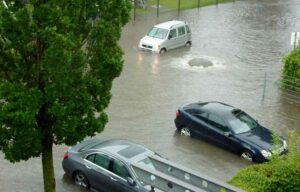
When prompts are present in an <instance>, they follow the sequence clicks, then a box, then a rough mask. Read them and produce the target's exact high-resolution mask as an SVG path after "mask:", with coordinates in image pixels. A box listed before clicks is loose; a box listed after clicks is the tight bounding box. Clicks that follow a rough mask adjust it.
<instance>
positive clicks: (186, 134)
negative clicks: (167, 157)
mask: <svg viewBox="0 0 300 192" xmlns="http://www.w3.org/2000/svg"><path fill="white" fill-rule="evenodd" d="M180 133H181V135H185V136H188V137H191V131H190V129H189V128H187V127H183V128H182V129H181V131H180Z"/></svg>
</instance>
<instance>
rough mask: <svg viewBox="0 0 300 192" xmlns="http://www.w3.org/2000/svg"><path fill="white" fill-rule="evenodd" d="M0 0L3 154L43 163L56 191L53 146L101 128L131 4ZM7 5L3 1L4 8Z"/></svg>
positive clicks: (47, 184) (47, 187) (124, 0)
mask: <svg viewBox="0 0 300 192" xmlns="http://www.w3.org/2000/svg"><path fill="white" fill-rule="evenodd" d="M3 2H4V3H2V1H1V3H0V150H2V151H3V152H4V154H5V158H6V159H8V160H9V161H11V162H13V163H14V162H19V161H21V160H28V159H29V158H31V157H39V156H41V158H42V164H43V178H44V191H46V192H50V191H55V178H54V169H53V157H52V146H53V144H63V143H65V144H67V145H72V144H75V143H76V142H78V141H81V140H83V139H84V138H85V137H86V136H94V135H95V133H99V132H101V131H102V130H103V129H104V126H105V124H106V123H107V121H108V117H107V115H106V113H105V112H104V109H105V108H106V107H107V106H108V104H109V101H110V98H111V93H110V90H111V87H112V81H113V79H114V78H115V77H117V76H118V75H119V74H120V72H121V70H122V66H123V60H122V55H123V52H122V50H121V49H120V47H119V46H118V40H119V38H120V35H121V29H122V27H123V26H124V25H125V24H126V23H127V22H128V21H129V12H130V9H131V3H130V0H72V1H66V0H18V1H3ZM5 2H6V3H5Z"/></svg>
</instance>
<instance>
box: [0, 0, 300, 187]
mask: <svg viewBox="0 0 300 192" xmlns="http://www.w3.org/2000/svg"><path fill="white" fill-rule="evenodd" d="M299 10H300V1H298V0H286V1H282V0H251V1H246V0H245V1H235V2H234V3H228V4H224V5H222V4H220V5H218V6H210V7H205V8H201V9H199V10H198V9H193V10H188V11H184V12H181V14H180V16H178V14H177V12H174V13H165V14H161V15H160V16H161V17H160V19H159V20H157V19H156V17H155V15H154V16H153V15H147V16H144V17H142V16H138V17H137V20H136V21H135V22H130V23H129V24H128V25H127V26H126V27H125V29H124V31H123V35H122V39H121V40H120V44H121V46H122V48H123V49H124V53H125V55H124V59H125V65H124V69H123V72H122V74H121V76H120V77H119V78H117V79H116V80H115V81H114V86H113V90H112V92H113V98H112V100H111V104H110V106H109V108H108V109H107V112H108V114H109V119H110V121H109V123H108V124H107V127H106V129H105V130H104V132H103V133H101V134H99V135H97V137H99V138H104V137H105V138H126V139H130V140H133V141H135V142H137V143H140V144H143V145H145V146H147V147H149V148H150V149H152V150H154V151H156V152H158V153H159V154H161V155H162V156H165V157H168V158H169V159H170V160H172V161H175V162H177V163H180V164H183V165H185V166H188V167H190V168H193V169H195V170H198V171H201V172H202V173H205V174H207V175H208V176H210V177H214V178H218V179H221V180H224V181H227V180H229V179H230V178H231V177H232V176H234V175H235V174H236V173H237V171H238V170H240V169H241V168H243V167H245V166H247V165H249V164H250V163H248V162H245V161H244V160H242V159H240V158H239V157H238V156H237V155H235V154H232V153H230V152H228V151H225V150H223V149H220V148H218V147H216V146H213V145H210V144H208V143H206V142H203V141H199V140H195V139H190V138H187V137H184V136H181V135H179V134H178V133H177V132H176V131H175V125H174V122H173V120H174V117H175V113H176V110H177V108H178V107H179V106H180V105H182V104H185V103H189V102H194V101H214V100H216V101H222V102H225V103H228V104H231V105H233V106H235V107H239V108H241V109H243V110H245V111H246V112H248V113H249V114H250V115H252V116H253V117H255V118H256V119H257V120H258V121H259V122H260V123H261V124H262V125H264V126H266V127H269V128H271V129H273V130H275V131H276V132H278V133H280V134H283V135H286V134H287V133H288V131H289V130H293V129H296V130H298V131H299V130H300V106H299V104H296V103H294V102H292V101H290V100H288V99H287V98H286V97H285V96H284V95H283V94H282V91H281V90H280V89H279V88H278V85H277V81H278V79H279V78H280V74H281V70H282V66H283V64H282V62H281V60H282V57H283V56H284V55H285V54H286V53H287V52H289V51H290V50H291V49H292V47H291V46H290V35H291V32H293V31H300V23H299V20H300V12H299ZM178 18H179V19H181V20H185V21H187V22H188V23H189V24H190V27H191V30H192V40H193V45H192V47H191V48H180V49H176V50H171V51H168V52H167V53H166V54H164V55H157V54H153V53H149V52H143V51H139V50H138V47H137V45H138V42H139V39H140V38H141V37H142V36H143V35H144V34H145V33H146V31H147V30H148V29H149V28H150V27H151V26H152V25H153V24H155V23H157V22H159V21H165V20H169V19H178ZM195 59H196V60H198V61H201V60H202V61H205V62H209V63H212V66H207V67H203V66H201V65H200V66H198V65H194V66H191V65H189V62H190V61H192V60H194V61H195ZM265 73H267V79H266V92H265V96H264V100H262V97H263V89H264V78H265ZM67 149H68V147H66V146H55V148H54V163H55V174H56V182H57V191H62V192H65V191H81V190H80V189H78V188H77V187H75V186H74V185H73V183H72V182H71V181H70V179H69V178H68V177H65V176H64V172H63V170H62V168H61V160H62V158H63V153H64V151H66V150H67ZM0 169H1V171H0V191H13V192H39V191H43V180H42V168H41V160H40V159H38V158H35V159H31V160H29V161H27V162H21V163H18V164H10V163H9V162H7V161H6V160H4V159H3V154H2V153H1V154H0Z"/></svg>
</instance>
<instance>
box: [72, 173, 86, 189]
mask: <svg viewBox="0 0 300 192" xmlns="http://www.w3.org/2000/svg"><path fill="white" fill-rule="evenodd" d="M74 182H75V184H76V185H79V186H80V187H83V188H86V189H87V188H89V183H88V180H87V178H86V177H85V176H84V175H83V174H82V173H81V172H76V173H75V176H74Z"/></svg>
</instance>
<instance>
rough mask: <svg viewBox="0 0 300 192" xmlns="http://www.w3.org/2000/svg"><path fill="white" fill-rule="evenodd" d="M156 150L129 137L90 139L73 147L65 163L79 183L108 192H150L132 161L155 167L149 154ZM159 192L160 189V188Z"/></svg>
mask: <svg viewBox="0 0 300 192" xmlns="http://www.w3.org/2000/svg"><path fill="white" fill-rule="evenodd" d="M154 154H155V153H154V152H152V151H150V150H149V149H147V148H145V147H143V146H141V145H138V144H135V143H132V142H130V141H127V140H117V139H114V140H104V141H103V140H98V139H93V140H87V141H84V142H82V143H80V144H77V145H75V146H73V147H72V148H70V149H69V150H68V151H67V152H66V153H65V155H64V160H63V162H62V165H63V169H64V171H65V172H66V173H67V174H68V175H69V176H71V177H72V178H73V180H74V182H75V184H77V185H79V186H81V187H84V188H93V189H96V190H100V191H105V192H108V191H109V192H121V191H122V192H146V191H147V192H148V191H149V186H144V185H143V184H142V182H140V181H139V180H138V179H137V175H136V174H135V172H134V169H133V168H132V167H131V164H133V163H138V164H141V165H143V166H147V167H149V168H151V169H154V167H153V165H152V164H151V161H150V160H149V158H148V157H149V156H152V155H154ZM157 191H159V190H157Z"/></svg>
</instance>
